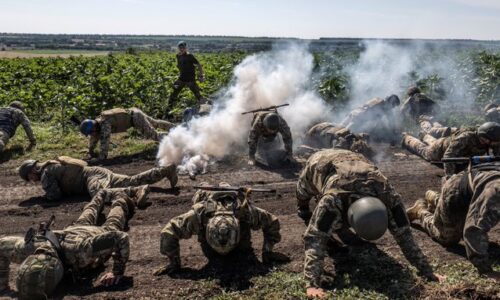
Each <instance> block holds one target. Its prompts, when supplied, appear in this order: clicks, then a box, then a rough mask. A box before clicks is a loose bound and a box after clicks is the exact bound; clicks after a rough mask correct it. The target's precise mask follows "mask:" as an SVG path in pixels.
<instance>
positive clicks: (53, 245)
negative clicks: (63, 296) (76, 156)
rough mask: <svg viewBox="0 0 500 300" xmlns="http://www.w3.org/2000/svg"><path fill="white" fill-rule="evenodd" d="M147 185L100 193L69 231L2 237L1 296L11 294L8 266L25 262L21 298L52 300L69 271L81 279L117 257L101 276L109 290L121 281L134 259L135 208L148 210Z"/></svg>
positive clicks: (20, 273)
mask: <svg viewBox="0 0 500 300" xmlns="http://www.w3.org/2000/svg"><path fill="white" fill-rule="evenodd" d="M147 193H148V188H147V186H143V187H137V188H131V189H128V190H121V191H117V190H101V191H100V192H99V193H97V194H96V195H95V196H94V198H93V199H92V201H91V202H90V203H89V204H87V205H86V206H85V208H84V210H83V212H82V214H81V215H80V217H79V218H78V220H76V222H75V223H73V225H71V226H69V227H67V228H66V229H64V230H56V231H51V230H50V228H47V227H48V226H41V227H45V228H41V230H39V232H38V233H36V234H35V233H32V231H30V232H29V233H28V234H27V235H26V237H17V236H8V237H3V238H0V291H6V290H8V289H9V265H10V263H11V262H14V263H21V266H20V267H19V271H18V274H17V280H16V286H17V290H18V292H19V298H21V299H47V298H48V297H49V296H50V294H51V293H52V292H53V291H54V290H55V288H56V287H57V285H58V284H59V282H60V281H61V279H62V278H63V276H64V273H65V272H67V271H70V270H71V272H72V274H73V275H76V276H77V277H78V275H79V274H81V272H82V271H85V270H88V269H94V268H96V267H99V266H101V265H102V264H103V263H105V262H106V261H108V260H109V258H110V257H112V258H113V270H112V272H109V273H106V274H105V275H104V276H102V277H101V283H102V284H104V285H106V286H108V285H114V284H117V283H119V282H120V279H121V278H122V276H123V274H124V272H125V266H126V263H127V261H128V258H129V251H130V250H129V237H128V235H127V234H126V233H125V232H124V228H125V224H126V222H127V220H128V219H129V218H130V216H131V212H132V210H133V209H134V207H135V206H138V207H141V206H144V205H145V202H146V196H147ZM104 203H111V210H110V211H109V214H108V216H107V218H106V221H105V222H104V224H102V225H101V226H96V224H97V220H98V217H99V215H100V214H101V212H102V209H103V206H104Z"/></svg>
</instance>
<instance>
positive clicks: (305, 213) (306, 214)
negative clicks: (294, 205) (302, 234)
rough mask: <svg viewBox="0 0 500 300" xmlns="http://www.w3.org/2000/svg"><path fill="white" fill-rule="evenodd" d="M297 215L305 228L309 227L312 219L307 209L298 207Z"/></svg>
mask: <svg viewBox="0 0 500 300" xmlns="http://www.w3.org/2000/svg"><path fill="white" fill-rule="evenodd" d="M297 215H298V216H299V218H301V219H302V220H303V221H304V224H306V226H308V225H309V221H310V220H311V217H312V212H311V211H310V210H309V207H307V208H300V207H299V209H297Z"/></svg>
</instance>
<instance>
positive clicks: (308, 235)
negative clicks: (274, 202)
mask: <svg viewBox="0 0 500 300" xmlns="http://www.w3.org/2000/svg"><path fill="white" fill-rule="evenodd" d="M365 196H373V197H377V198H379V199H380V200H381V201H382V202H383V203H384V204H385V205H386V207H387V212H388V215H389V231H390V232H391V233H392V235H393V236H394V239H395V240H396V242H397V243H398V245H399V246H400V248H401V250H402V251H403V254H404V255H405V257H406V258H407V259H408V261H410V262H411V264H412V265H414V266H415V267H416V268H417V269H418V271H419V272H420V274H421V275H423V276H429V277H431V276H433V275H432V269H431V267H430V265H429V263H428V262H427V259H426V258H425V257H424V255H423V253H422V252H421V250H420V248H419V247H418V245H417V244H416V243H415V241H414V240H413V236H412V233H411V229H410V226H409V221H408V218H407V216H406V213H405V209H404V206H403V204H402V202H401V197H400V195H399V194H398V193H396V191H395V190H394V188H393V187H392V186H391V185H390V184H389V183H388V181H387V178H386V177H384V176H383V175H382V173H381V172H380V171H379V170H378V169H377V167H376V166H375V165H373V164H372V163H370V162H369V161H368V160H367V159H366V158H365V157H363V156H362V155H361V154H358V153H354V152H351V151H347V150H333V149H331V150H323V151H320V152H317V153H315V154H314V155H313V156H311V157H310V158H309V160H308V161H307V163H306V166H305V167H304V169H303V170H302V173H301V175H300V178H299V181H298V183H297V199H298V206H299V207H304V206H308V205H309V201H310V199H311V198H313V197H316V199H318V200H319V202H318V204H317V206H316V209H315V210H314V212H313V216H312V219H311V221H310V223H309V226H308V227H307V230H306V232H305V234H304V242H305V262H304V276H305V279H306V280H307V282H308V287H309V286H313V287H320V277H321V274H322V273H323V260H324V257H325V256H326V254H327V242H328V240H329V239H330V237H331V235H332V234H333V233H334V232H335V231H337V230H340V229H341V228H343V227H348V226H349V224H348V222H347V219H346V215H347V210H348V208H349V206H350V205H351V203H353V202H354V201H356V200H358V199H359V198H362V197H365Z"/></svg>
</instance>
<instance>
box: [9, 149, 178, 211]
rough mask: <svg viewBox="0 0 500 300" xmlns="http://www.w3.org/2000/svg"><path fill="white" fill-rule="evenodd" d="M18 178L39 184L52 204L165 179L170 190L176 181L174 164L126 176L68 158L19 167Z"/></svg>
mask: <svg viewBox="0 0 500 300" xmlns="http://www.w3.org/2000/svg"><path fill="white" fill-rule="evenodd" d="M19 176H20V177H21V178H22V179H24V180H26V181H33V182H38V181H41V182H42V187H43V189H44V190H45V193H46V194H45V197H46V198H47V199H48V200H51V201H56V200H59V199H61V198H62V197H63V196H73V195H87V194H89V195H90V196H91V197H92V196H94V195H95V194H96V193H97V192H98V191H99V190H101V189H110V188H127V187H130V186H139V185H143V184H153V183H156V182H158V181H160V180H162V179H163V178H168V180H169V181H170V186H171V187H172V188H173V187H175V185H176V184H177V180H178V178H177V167H176V166H175V165H173V164H172V165H169V166H166V167H157V168H153V169H151V170H148V171H145V172H142V173H139V174H137V175H133V176H127V175H122V174H116V173H113V172H112V171H111V170H108V169H105V168H102V167H89V166H87V163H86V162H84V161H82V160H79V159H75V158H71V157H67V156H61V157H59V158H58V159H56V160H49V161H46V162H43V163H40V162H38V161H37V160H33V159H30V160H26V161H25V162H23V164H22V165H21V167H19Z"/></svg>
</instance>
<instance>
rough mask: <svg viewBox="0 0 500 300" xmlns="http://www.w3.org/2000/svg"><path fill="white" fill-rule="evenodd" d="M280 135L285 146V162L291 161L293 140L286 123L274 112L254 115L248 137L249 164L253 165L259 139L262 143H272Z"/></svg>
mask: <svg viewBox="0 0 500 300" xmlns="http://www.w3.org/2000/svg"><path fill="white" fill-rule="evenodd" d="M278 133H280V134H281V138H282V139H283V144H285V151H286V155H287V157H286V160H289V161H292V160H293V152H292V151H293V140H292V132H291V131H290V127H288V124H287V123H286V121H285V120H284V119H283V118H282V117H281V116H280V115H279V114H278V113H277V112H275V111H271V112H269V111H266V112H258V113H255V114H254V116H253V120H252V128H251V129H250V134H249V135H248V156H249V162H248V163H249V164H250V165H254V164H255V154H256V153H257V145H258V142H259V140H260V139H262V141H263V142H272V141H274V140H275V138H276V135H277V134H278Z"/></svg>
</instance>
